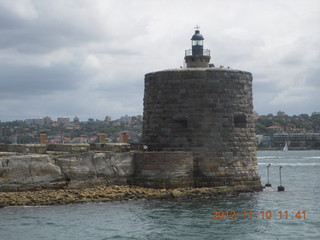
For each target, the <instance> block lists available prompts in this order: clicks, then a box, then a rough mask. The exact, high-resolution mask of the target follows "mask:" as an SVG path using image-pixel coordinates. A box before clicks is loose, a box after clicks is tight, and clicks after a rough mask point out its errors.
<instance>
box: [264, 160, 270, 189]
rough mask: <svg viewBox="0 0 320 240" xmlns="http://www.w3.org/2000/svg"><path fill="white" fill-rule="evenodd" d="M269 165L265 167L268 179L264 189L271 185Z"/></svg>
mask: <svg viewBox="0 0 320 240" xmlns="http://www.w3.org/2000/svg"><path fill="white" fill-rule="evenodd" d="M270 166H271V164H270V163H269V165H268V166H267V176H268V177H267V178H268V183H266V185H265V186H266V187H271V183H269V168H270Z"/></svg>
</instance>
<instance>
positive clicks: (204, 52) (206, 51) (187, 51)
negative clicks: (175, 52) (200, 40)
mask: <svg viewBox="0 0 320 240" xmlns="http://www.w3.org/2000/svg"><path fill="white" fill-rule="evenodd" d="M202 55H203V56H210V50H209V49H203V54H202ZM185 56H192V49H188V50H185Z"/></svg>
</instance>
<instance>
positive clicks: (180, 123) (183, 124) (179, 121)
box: [174, 119, 188, 129]
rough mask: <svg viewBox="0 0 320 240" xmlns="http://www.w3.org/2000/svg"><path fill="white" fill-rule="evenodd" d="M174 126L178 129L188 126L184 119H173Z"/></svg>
mask: <svg viewBox="0 0 320 240" xmlns="http://www.w3.org/2000/svg"><path fill="white" fill-rule="evenodd" d="M174 123H175V124H174V125H175V126H174V127H175V128H178V129H183V128H188V121H187V120H186V119H177V120H174Z"/></svg>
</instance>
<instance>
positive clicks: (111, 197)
mask: <svg viewBox="0 0 320 240" xmlns="http://www.w3.org/2000/svg"><path fill="white" fill-rule="evenodd" d="M241 192H252V189H249V188H248V187H247V186H235V187H229V186H223V187H215V188H177V189H154V188H143V187H136V186H127V185H125V186H117V185H115V186H97V187H91V188H81V189H46V190H39V191H23V192H0V207H6V206H37V205H63V204H71V203H87V202H107V201H122V200H136V199H147V200H152V199H191V198H209V197H218V196H227V195H236V194H239V193H241Z"/></svg>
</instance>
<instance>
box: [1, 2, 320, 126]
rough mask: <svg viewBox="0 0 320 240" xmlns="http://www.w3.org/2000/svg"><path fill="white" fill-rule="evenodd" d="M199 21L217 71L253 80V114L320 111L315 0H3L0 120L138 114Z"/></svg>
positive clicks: (319, 10)
mask: <svg viewBox="0 0 320 240" xmlns="http://www.w3.org/2000/svg"><path fill="white" fill-rule="evenodd" d="M196 25H198V26H200V29H199V30H200V32H201V34H203V36H204V38H205V40H204V47H205V48H207V49H210V50H211V62H212V63H214V64H215V66H220V65H223V66H225V67H227V66H230V67H231V68H234V69H240V70H244V71H249V72H251V73H252V74H253V103H254V111H255V112H257V113H258V114H260V115H265V114H269V113H272V114H276V113H277V112H278V111H279V110H281V111H284V112H286V113H287V114H288V115H299V114H302V113H306V114H309V115H311V114H312V112H320V104H319V103H320V79H319V76H320V1H318V0H287V1H286V0H241V1H239V0H197V1H194V0H193V1H189V0H168V1H166V0H135V1H132V0H68V1H66V0H55V1H52V0H14V1H13V0H0V121H12V120H16V119H18V120H24V119H29V118H43V117H45V116H50V117H51V118H52V119H53V120H55V119H56V118H57V117H62V116H65V117H70V118H73V117H74V116H78V117H79V118H80V120H81V121H86V120H87V119H88V118H94V119H100V120H104V118H105V117H106V116H111V117H112V119H118V118H120V117H121V116H124V115H126V114H128V115H131V116H134V115H139V114H142V112H143V92H144V75H145V74H146V73H148V72H154V71H161V70H164V69H171V68H180V66H183V61H184V51H185V50H186V49H190V48H191V41H190V39H191V37H192V35H193V34H194V30H195V29H194V28H195V26H196Z"/></svg>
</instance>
